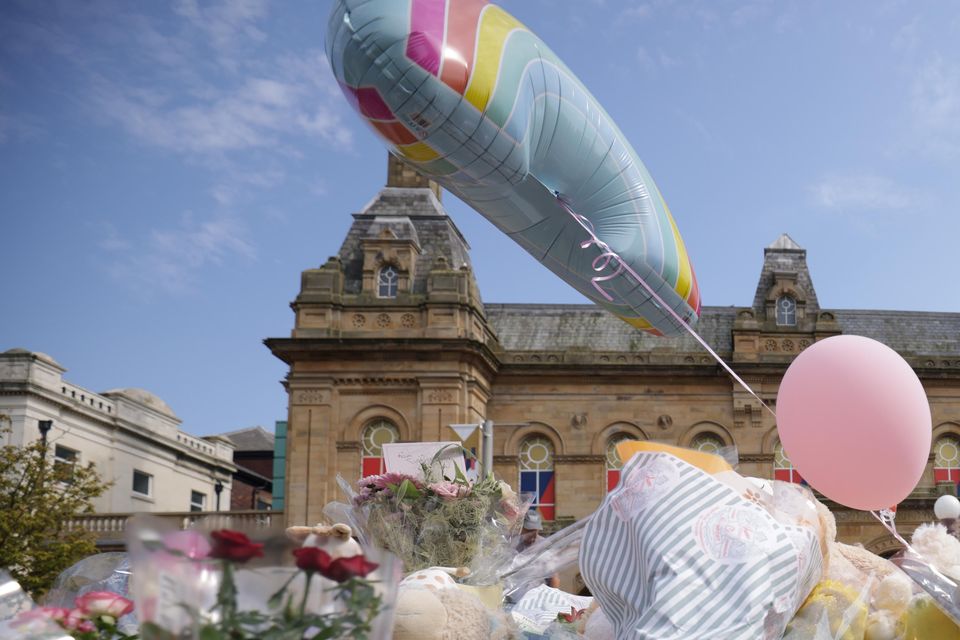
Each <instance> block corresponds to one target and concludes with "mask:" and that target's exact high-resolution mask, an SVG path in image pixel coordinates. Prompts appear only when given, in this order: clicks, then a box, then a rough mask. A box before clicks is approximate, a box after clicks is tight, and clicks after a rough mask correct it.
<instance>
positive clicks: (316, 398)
mask: <svg viewBox="0 0 960 640" xmlns="http://www.w3.org/2000/svg"><path fill="white" fill-rule="evenodd" d="M290 402H291V404H296V405H303V404H323V403H325V402H327V393H326V392H325V391H323V390H322V389H301V390H297V391H294V392H293V393H292V394H291V395H290Z"/></svg>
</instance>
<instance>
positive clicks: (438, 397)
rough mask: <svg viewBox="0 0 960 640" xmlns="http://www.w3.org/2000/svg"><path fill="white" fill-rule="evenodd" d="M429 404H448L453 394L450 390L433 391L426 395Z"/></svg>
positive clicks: (451, 400)
mask: <svg viewBox="0 0 960 640" xmlns="http://www.w3.org/2000/svg"><path fill="white" fill-rule="evenodd" d="M427 402H429V403H430V404H450V403H452V402H453V392H452V391H450V389H434V390H433V391H431V392H429V393H428V394H427Z"/></svg>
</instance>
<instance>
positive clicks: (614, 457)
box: [606, 433, 636, 493]
mask: <svg viewBox="0 0 960 640" xmlns="http://www.w3.org/2000/svg"><path fill="white" fill-rule="evenodd" d="M626 440H636V438H634V437H631V436H630V435H628V434H626V433H617V434H614V435H613V436H611V437H610V439H609V440H607V460H606V466H607V492H608V493H609V492H610V491H613V490H614V489H615V488H616V486H617V485H618V484H619V483H620V470H621V469H622V468H623V460H621V459H620V454H619V453H617V445H618V444H620V443H621V442H624V441H626Z"/></svg>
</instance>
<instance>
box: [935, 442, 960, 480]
mask: <svg viewBox="0 0 960 640" xmlns="http://www.w3.org/2000/svg"><path fill="white" fill-rule="evenodd" d="M933 454H934V456H933V479H934V481H936V482H952V483H954V484H957V483H958V482H960V439H958V438H957V437H956V436H942V437H940V438H937V442H936V444H935V445H933Z"/></svg>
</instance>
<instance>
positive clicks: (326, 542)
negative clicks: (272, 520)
mask: <svg viewBox="0 0 960 640" xmlns="http://www.w3.org/2000/svg"><path fill="white" fill-rule="evenodd" d="M286 534H287V537H288V538H289V539H290V540H292V541H294V542H296V543H297V544H299V545H300V546H302V547H320V548H322V549H323V550H324V551H326V552H327V553H329V554H330V557H331V558H333V559H336V558H349V557H352V556H357V555H360V554H361V553H363V549H361V548H360V543H358V542H357V541H356V540H354V539H353V537H352V536H353V530H352V529H351V528H350V527H349V526H348V525H345V524H341V523H338V524H335V525H333V526H328V525H324V524H318V525H316V526H314V527H287V531H286Z"/></svg>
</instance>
